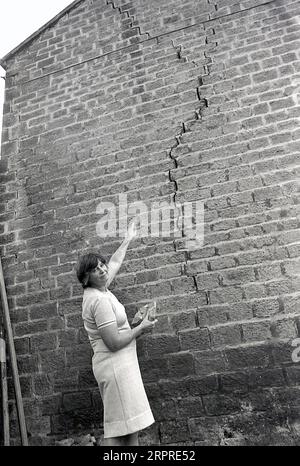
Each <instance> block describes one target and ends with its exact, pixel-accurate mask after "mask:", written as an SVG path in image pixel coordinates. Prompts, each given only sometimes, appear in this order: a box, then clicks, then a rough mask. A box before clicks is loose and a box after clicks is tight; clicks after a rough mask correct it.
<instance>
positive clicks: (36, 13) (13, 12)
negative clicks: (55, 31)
mask: <svg viewBox="0 0 300 466" xmlns="http://www.w3.org/2000/svg"><path fill="white" fill-rule="evenodd" d="M71 3H73V0H42V1H41V0H1V1H0V58H3V57H4V55H6V54H7V53H8V52H10V51H11V50H12V49H14V48H15V47H16V46H17V45H19V44H20V43H21V42H23V41H24V40H25V39H27V37H29V36H31V34H32V33H34V32H35V31H36V30H37V29H39V28H40V27H41V26H43V25H44V24H45V23H47V22H48V21H49V20H50V19H52V18H53V17H54V16H56V15H57V13H59V12H60V11H62V10H63V9H64V8H66V6H68V5H70V4H71ZM4 75H5V72H4V70H3V68H1V67H0V76H4ZM4 85H5V83H4V79H0V128H1V122H2V108H3V95H4Z"/></svg>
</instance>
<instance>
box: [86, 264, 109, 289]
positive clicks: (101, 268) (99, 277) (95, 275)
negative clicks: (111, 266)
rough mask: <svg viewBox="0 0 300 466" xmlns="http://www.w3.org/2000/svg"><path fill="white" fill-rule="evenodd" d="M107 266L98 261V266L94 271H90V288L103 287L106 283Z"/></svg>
mask: <svg viewBox="0 0 300 466" xmlns="http://www.w3.org/2000/svg"><path fill="white" fill-rule="evenodd" d="M107 272H108V271H107V265H106V264H104V263H103V262H101V261H98V265H97V267H96V268H95V269H93V270H91V271H90V273H89V275H90V278H89V285H90V286H91V287H99V286H104V285H105V284H106V282H107V278H108V274H107Z"/></svg>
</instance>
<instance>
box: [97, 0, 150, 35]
mask: <svg viewBox="0 0 300 466" xmlns="http://www.w3.org/2000/svg"><path fill="white" fill-rule="evenodd" d="M106 5H111V7H112V8H113V9H114V10H118V12H119V13H120V15H122V14H125V15H126V16H127V18H128V19H129V20H130V24H129V27H130V28H131V29H137V31H138V34H139V35H140V36H142V35H146V36H147V38H148V39H151V36H150V34H149V32H142V31H141V28H140V26H138V20H137V19H136V18H135V17H134V15H133V14H132V12H133V8H132V6H131V4H130V3H129V4H126V5H121V6H117V5H116V3H115V2H114V1H113V0H106Z"/></svg>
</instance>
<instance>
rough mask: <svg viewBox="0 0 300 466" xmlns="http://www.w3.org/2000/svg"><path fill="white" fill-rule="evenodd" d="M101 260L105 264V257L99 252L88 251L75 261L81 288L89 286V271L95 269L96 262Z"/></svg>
mask: <svg viewBox="0 0 300 466" xmlns="http://www.w3.org/2000/svg"><path fill="white" fill-rule="evenodd" d="M99 261H101V262H102V263H103V264H106V259H105V257H103V256H102V255H101V254H97V253H93V252H90V253H88V254H84V255H83V256H81V257H80V258H79V260H78V263H77V268H76V274H77V278H78V280H79V281H80V283H81V285H82V288H87V287H88V286H89V273H90V272H91V270H93V269H95V268H96V267H97V265H98V262H99Z"/></svg>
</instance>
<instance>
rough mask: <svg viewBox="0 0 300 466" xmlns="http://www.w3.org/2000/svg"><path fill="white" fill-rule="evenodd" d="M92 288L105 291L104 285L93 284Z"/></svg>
mask: <svg viewBox="0 0 300 466" xmlns="http://www.w3.org/2000/svg"><path fill="white" fill-rule="evenodd" d="M93 288H96V290H99V291H102V292H105V291H107V288H106V285H95V286H93Z"/></svg>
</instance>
